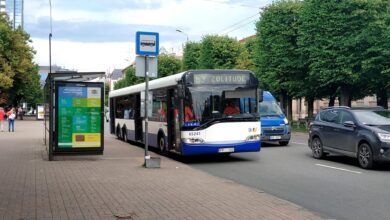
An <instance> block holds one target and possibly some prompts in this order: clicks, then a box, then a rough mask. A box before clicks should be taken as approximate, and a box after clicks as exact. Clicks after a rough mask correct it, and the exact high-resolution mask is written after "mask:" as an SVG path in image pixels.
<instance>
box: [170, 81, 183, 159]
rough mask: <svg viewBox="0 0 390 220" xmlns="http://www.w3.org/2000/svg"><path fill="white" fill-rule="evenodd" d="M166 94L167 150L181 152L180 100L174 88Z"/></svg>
mask: <svg viewBox="0 0 390 220" xmlns="http://www.w3.org/2000/svg"><path fill="white" fill-rule="evenodd" d="M168 94H169V95H168V109H169V111H168V115H167V116H168V117H167V122H168V150H174V151H176V152H181V149H180V147H181V146H180V126H179V109H180V107H179V106H180V100H179V98H178V97H177V92H176V89H170V90H169V93H168Z"/></svg>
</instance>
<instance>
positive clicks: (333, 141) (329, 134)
mask: <svg viewBox="0 0 390 220" xmlns="http://www.w3.org/2000/svg"><path fill="white" fill-rule="evenodd" d="M339 113H340V112H339V110H338V109H329V110H326V112H324V114H323V116H322V120H323V121H324V123H323V124H322V125H321V126H322V129H321V130H322V132H321V133H322V137H323V140H322V143H323V144H324V145H325V146H327V147H331V148H335V147H336V145H337V141H338V137H337V132H336V128H337V127H338V118H339Z"/></svg>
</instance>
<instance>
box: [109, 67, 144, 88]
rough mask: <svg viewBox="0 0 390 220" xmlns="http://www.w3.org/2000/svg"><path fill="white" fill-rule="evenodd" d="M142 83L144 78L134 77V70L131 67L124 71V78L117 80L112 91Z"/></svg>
mask: <svg viewBox="0 0 390 220" xmlns="http://www.w3.org/2000/svg"><path fill="white" fill-rule="evenodd" d="M142 82H144V78H142V77H136V76H135V68H134V67H133V66H131V67H128V68H126V69H125V78H123V79H120V80H118V81H117V82H116V83H115V84H114V89H121V88H124V87H128V86H132V85H135V84H138V83H142Z"/></svg>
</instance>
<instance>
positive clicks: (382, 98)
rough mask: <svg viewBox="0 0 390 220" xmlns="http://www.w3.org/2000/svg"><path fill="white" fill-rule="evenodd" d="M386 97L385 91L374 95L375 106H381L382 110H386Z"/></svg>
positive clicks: (387, 105) (387, 106)
mask: <svg viewBox="0 0 390 220" xmlns="http://www.w3.org/2000/svg"><path fill="white" fill-rule="evenodd" d="M388 99H389V97H388V95H387V90H386V89H382V90H380V91H378V92H377V93H376V104H377V105H378V106H382V107H383V108H386V109H388V108H389V104H388Z"/></svg>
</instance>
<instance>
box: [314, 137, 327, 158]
mask: <svg viewBox="0 0 390 220" xmlns="http://www.w3.org/2000/svg"><path fill="white" fill-rule="evenodd" d="M311 150H312V153H313V157H314V158H316V159H321V158H323V157H324V156H325V155H324V149H323V147H322V141H321V139H320V138H318V137H315V138H313V141H312V143H311Z"/></svg>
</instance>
